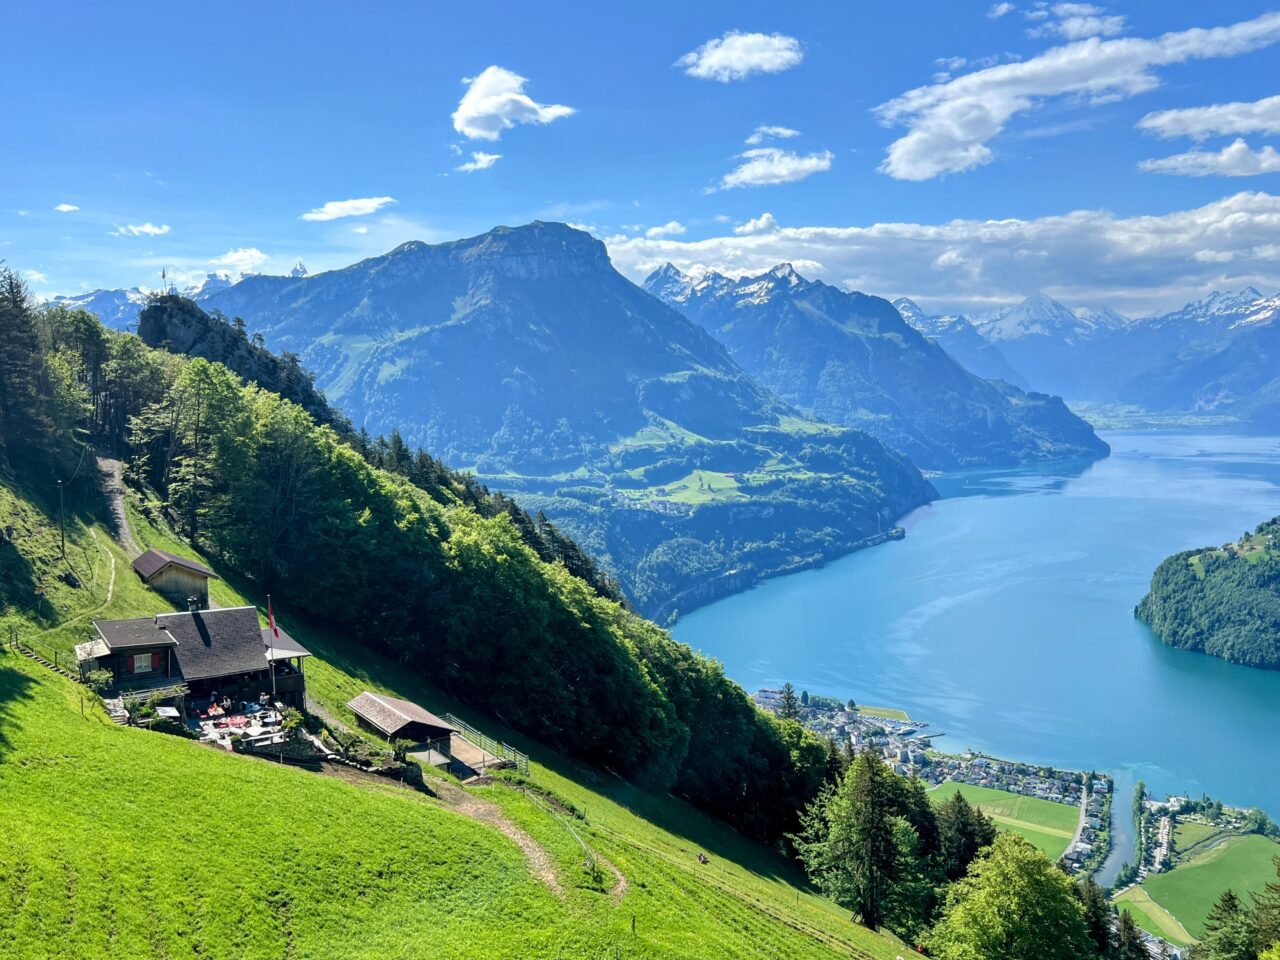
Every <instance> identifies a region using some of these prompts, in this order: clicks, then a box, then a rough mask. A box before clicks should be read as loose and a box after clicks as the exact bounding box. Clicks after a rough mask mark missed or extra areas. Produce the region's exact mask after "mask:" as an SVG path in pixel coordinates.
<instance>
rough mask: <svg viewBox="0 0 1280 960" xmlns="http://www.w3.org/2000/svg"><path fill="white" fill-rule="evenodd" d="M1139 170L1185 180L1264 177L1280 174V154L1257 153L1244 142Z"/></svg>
mask: <svg viewBox="0 0 1280 960" xmlns="http://www.w3.org/2000/svg"><path fill="white" fill-rule="evenodd" d="M1138 169H1139V170H1142V171H1143V172H1144V173H1169V174H1174V175H1176V176H1182V177H1209V176H1219V177H1255V176H1257V175H1258V174H1261V173H1280V153H1277V152H1276V149H1275V147H1263V148H1262V149H1261V150H1253V149H1251V148H1250V147H1249V145H1248V144H1247V143H1245V142H1244V141H1243V140H1239V139H1237V140H1236V141H1235V142H1234V143H1232V144H1231V145H1230V146H1227V147H1223V148H1222V149H1221V150H1219V151H1217V152H1213V151H1210V150H1189V151H1187V152H1186V153H1176V154H1174V155H1173V156H1171V157H1161V158H1159V159H1158V160H1143V161H1142V162H1141V163H1139V164H1138Z"/></svg>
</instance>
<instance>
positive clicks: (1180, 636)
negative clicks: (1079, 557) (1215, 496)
mask: <svg viewBox="0 0 1280 960" xmlns="http://www.w3.org/2000/svg"><path fill="white" fill-rule="evenodd" d="M1278 539H1280V518H1277V519H1276V520H1270V521H1268V522H1266V523H1263V524H1260V525H1259V526H1258V527H1257V529H1256V530H1254V531H1253V532H1252V533H1246V534H1245V535H1244V536H1243V537H1242V538H1241V539H1240V541H1239V542H1237V543H1234V544H1226V545H1224V546H1223V547H1222V548H1212V547H1206V548H1202V549H1200V550H1188V551H1185V552H1183V553H1178V554H1174V555H1173V556H1172V557H1169V558H1168V559H1166V560H1165V561H1164V562H1162V563H1161V564H1160V566H1158V567H1157V568H1156V571H1155V574H1154V575H1153V576H1152V578H1151V591H1150V592H1149V593H1148V594H1147V595H1146V596H1145V597H1143V598H1142V601H1141V602H1140V603H1139V604H1138V606H1137V609H1136V610H1135V613H1136V614H1137V616H1138V618H1139V619H1140V620H1142V621H1143V622H1144V623H1146V624H1147V625H1148V626H1150V627H1151V629H1152V630H1154V631H1155V632H1156V633H1157V634H1158V635H1159V637H1160V639H1161V640H1163V641H1164V642H1165V643H1167V644H1169V645H1170V646H1174V647H1179V648H1181V649H1184V650H1198V651H1200V652H1202V653H1207V654H1210V655H1211V656H1215V657H1221V658H1222V659H1224V660H1230V661H1231V662H1233V663H1241V664H1245V665H1246V666H1250V667H1267V668H1270V669H1280V552H1278V551H1277V550H1276V548H1275V544H1276V542H1277V540H1278Z"/></svg>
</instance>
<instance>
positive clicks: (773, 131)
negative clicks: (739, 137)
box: [746, 124, 800, 146]
mask: <svg viewBox="0 0 1280 960" xmlns="http://www.w3.org/2000/svg"><path fill="white" fill-rule="evenodd" d="M798 136H800V131H799V130H792V129H791V128H790V127H775V126H770V125H768V124H764V125H761V126H759V127H756V128H755V129H754V130H752V131H751V136H749V137H747V139H746V143H747V145H748V146H755V145H756V144H759V143H764V142H765V141H766V140H790V139H791V138H792V137H798Z"/></svg>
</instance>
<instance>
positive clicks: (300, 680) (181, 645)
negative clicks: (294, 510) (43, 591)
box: [76, 554, 311, 707]
mask: <svg viewBox="0 0 1280 960" xmlns="http://www.w3.org/2000/svg"><path fill="white" fill-rule="evenodd" d="M144 556H145V554H144ZM93 626H94V628H95V630H96V631H97V636H96V637H95V638H94V639H92V640H90V641H88V642H86V643H82V644H79V645H78V646H77V647H76V659H77V660H78V661H79V664H80V669H81V672H82V673H87V672H88V671H90V670H106V671H109V672H110V674H111V678H112V686H113V688H114V690H115V692H116V695H117V696H143V697H146V696H150V695H153V694H155V693H157V692H161V693H163V694H164V695H165V696H167V697H174V698H176V699H178V701H179V705H180V706H181V705H182V701H183V700H186V701H189V702H190V703H191V704H193V705H194V706H197V707H200V706H203V705H205V704H208V703H209V702H210V700H211V699H212V698H213V695H214V694H215V693H216V694H217V695H218V697H219V698H221V697H227V698H229V699H230V700H232V701H233V702H239V701H247V702H250V703H253V702H257V701H258V700H259V698H260V696H261V695H262V694H264V693H266V694H271V693H272V692H273V691H274V695H275V700H277V701H279V702H280V703H283V704H286V705H288V706H294V707H301V706H302V705H303V701H304V697H305V695H306V678H305V676H304V674H303V671H302V663H303V660H305V659H306V658H307V657H309V656H311V653H310V652H309V651H308V650H307V649H306V648H305V647H303V646H302V645H301V644H300V643H298V642H297V641H296V640H294V639H293V638H292V637H290V636H289V635H288V634H287V633H285V632H284V631H283V630H278V631H277V633H278V635H276V634H273V633H272V632H271V629H270V628H269V627H262V626H259V624H258V611H257V608H256V607H227V608H223V609H218V610H187V611H183V612H180V613H160V614H157V615H156V616H154V617H139V618H136V619H132V620H95V621H94V623H93Z"/></svg>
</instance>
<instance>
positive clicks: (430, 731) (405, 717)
mask: <svg viewBox="0 0 1280 960" xmlns="http://www.w3.org/2000/svg"><path fill="white" fill-rule="evenodd" d="M347 706H348V707H349V708H350V709H351V712H352V713H354V714H355V715H356V719H357V720H358V721H359V723H360V726H362V727H363V728H364V729H366V730H368V731H370V732H371V733H376V734H378V735H379V736H382V737H385V738H386V739H387V740H412V741H413V742H414V743H435V742H438V741H441V740H443V741H445V742H446V745H447V742H448V740H449V738H450V737H452V736H453V734H455V733H458V732H459V731H458V729H457V728H456V727H454V726H453V725H452V724H450V723H446V722H445V721H444V720H441V719H440V718H439V717H437V716H436V715H435V714H434V713H432V712H431V711H429V710H424V709H423V708H422V707H420V706H418V705H417V704H416V703H411V702H410V701H408V700H399V699H397V698H395V697H388V696H386V695H385V694H381V693H370V692H369V691H368V690H366V691H365V692H364V693H362V694H360V696H358V697H356V698H355V699H353V700H351V701H349V702H348V703H347Z"/></svg>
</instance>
